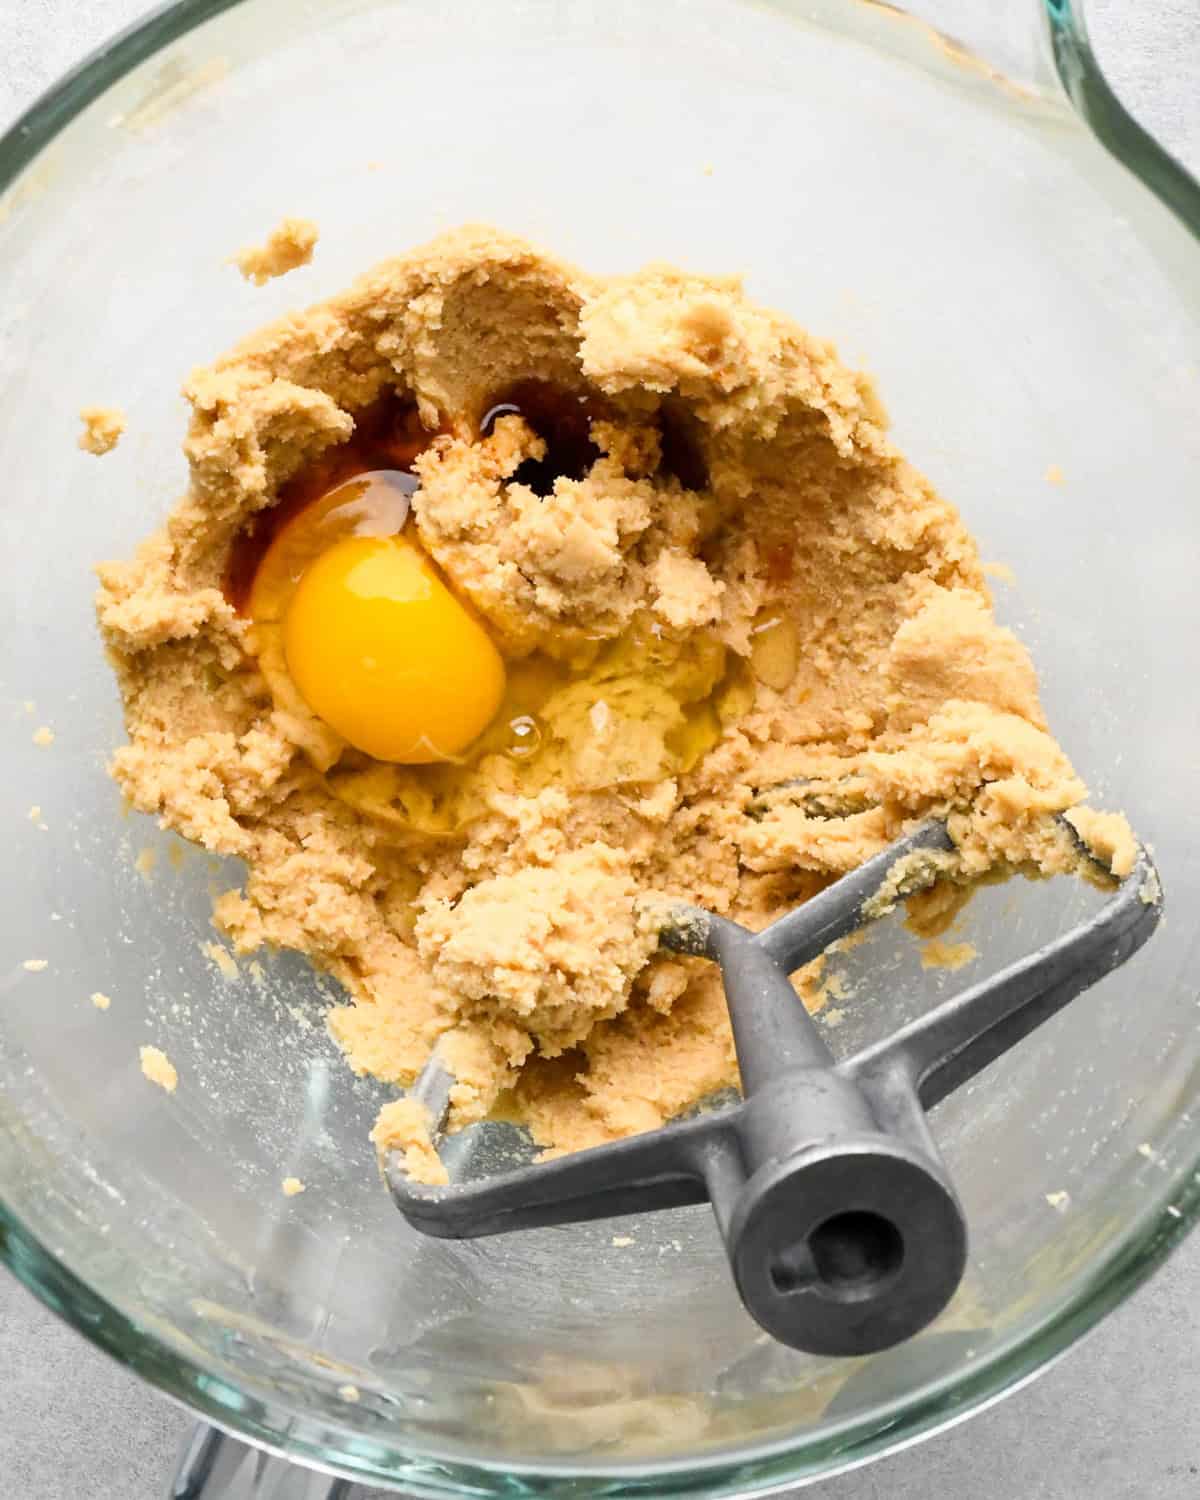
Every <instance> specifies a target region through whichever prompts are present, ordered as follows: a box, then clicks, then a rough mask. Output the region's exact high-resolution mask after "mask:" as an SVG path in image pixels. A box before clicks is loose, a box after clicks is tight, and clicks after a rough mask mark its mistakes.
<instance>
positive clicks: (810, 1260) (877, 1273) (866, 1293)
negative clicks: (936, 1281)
mask: <svg viewBox="0 0 1200 1500" xmlns="http://www.w3.org/2000/svg"><path fill="white" fill-rule="evenodd" d="M903 1263H904V1240H903V1239H902V1238H901V1235H900V1231H899V1230H898V1229H897V1228H896V1226H895V1225H894V1224H893V1223H891V1222H890V1221H889V1220H888V1219H885V1218H883V1217H882V1216H881V1215H880V1214H874V1213H870V1212H865V1211H862V1210H855V1211H852V1212H849V1213H844V1214H834V1215H833V1216H832V1218H829V1219H826V1220H825V1222H824V1223H823V1224H818V1225H817V1227H816V1228H815V1229H814V1230H813V1231H812V1233H811V1234H810V1235H809V1237H808V1240H807V1243H806V1244H805V1245H804V1246H802V1247H798V1249H797V1250H794V1251H793V1252H792V1253H791V1254H790V1255H787V1256H784V1257H780V1258H779V1259H778V1260H777V1261H776V1262H775V1264H774V1265H773V1266H772V1267H771V1280H772V1282H773V1283H774V1285H775V1290H776V1291H778V1292H782V1293H785V1294H786V1293H789V1292H802V1291H815V1292H819V1293H820V1294H821V1295H822V1296H824V1297H828V1298H829V1299H830V1300H831V1301H834V1302H862V1301H865V1300H866V1299H867V1298H869V1297H874V1296H876V1295H877V1294H878V1293H879V1291H880V1290H881V1288H882V1287H884V1286H885V1285H887V1283H888V1282H890V1281H892V1280H893V1278H894V1277H895V1276H896V1275H897V1274H898V1273H899V1271H900V1267H901V1266H902V1265H903Z"/></svg>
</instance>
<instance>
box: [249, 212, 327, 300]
mask: <svg viewBox="0 0 1200 1500" xmlns="http://www.w3.org/2000/svg"><path fill="white" fill-rule="evenodd" d="M316 243H317V226H316V225H315V224H314V223H313V222H312V220H311V219H291V218H289V219H284V220H283V222H282V223H281V224H280V225H278V227H277V228H275V229H273V230H272V231H271V233H270V234H269V235H268V236H267V239H266V243H265V244H262V245H247V246H246V247H245V249H243V250H239V251H238V253H237V254H236V255H235V256H234V257H233V259H234V261H235V263H236V265H237V268H238V270H239V271H240V272H241V273H242V275H243V276H244V277H245V278H246V280H247V281H252V282H253V283H254V284H255V286H263V285H265V284H266V283H267V282H268V281H271V280H273V279H274V278H275V277H276V276H286V275H287V273H288V272H289V271H295V270H296V269H297V268H298V267H300V266H306V265H308V263H309V261H311V260H312V257H313V249H314V248H315V246H316Z"/></svg>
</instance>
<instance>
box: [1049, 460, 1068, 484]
mask: <svg viewBox="0 0 1200 1500" xmlns="http://www.w3.org/2000/svg"><path fill="white" fill-rule="evenodd" d="M1066 482H1067V476H1066V475H1065V474H1064V473H1063V471H1062V469H1061V468H1060V467H1059V466H1058V464H1051V465H1050V466H1049V467H1048V468H1047V470H1046V483H1047V484H1065V483H1066Z"/></svg>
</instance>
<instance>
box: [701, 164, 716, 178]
mask: <svg viewBox="0 0 1200 1500" xmlns="http://www.w3.org/2000/svg"><path fill="white" fill-rule="evenodd" d="M700 170H701V171H702V172H703V173H704V175H705V177H711V176H712V174H713V164H712V162H710V161H706V162H705V163H704V165H703V167H701V168H700Z"/></svg>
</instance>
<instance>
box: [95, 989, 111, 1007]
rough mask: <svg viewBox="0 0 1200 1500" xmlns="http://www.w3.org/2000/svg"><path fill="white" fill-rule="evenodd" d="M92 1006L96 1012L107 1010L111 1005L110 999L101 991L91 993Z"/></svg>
mask: <svg viewBox="0 0 1200 1500" xmlns="http://www.w3.org/2000/svg"><path fill="white" fill-rule="evenodd" d="M92 1004H93V1005H94V1006H95V1007H96V1009H97V1010H107V1009H108V1007H109V1006H110V1005H111V1004H112V999H111V998H110V997H109V996H108V995H106V994H105V993H104V991H103V990H93V991H92Z"/></svg>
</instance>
